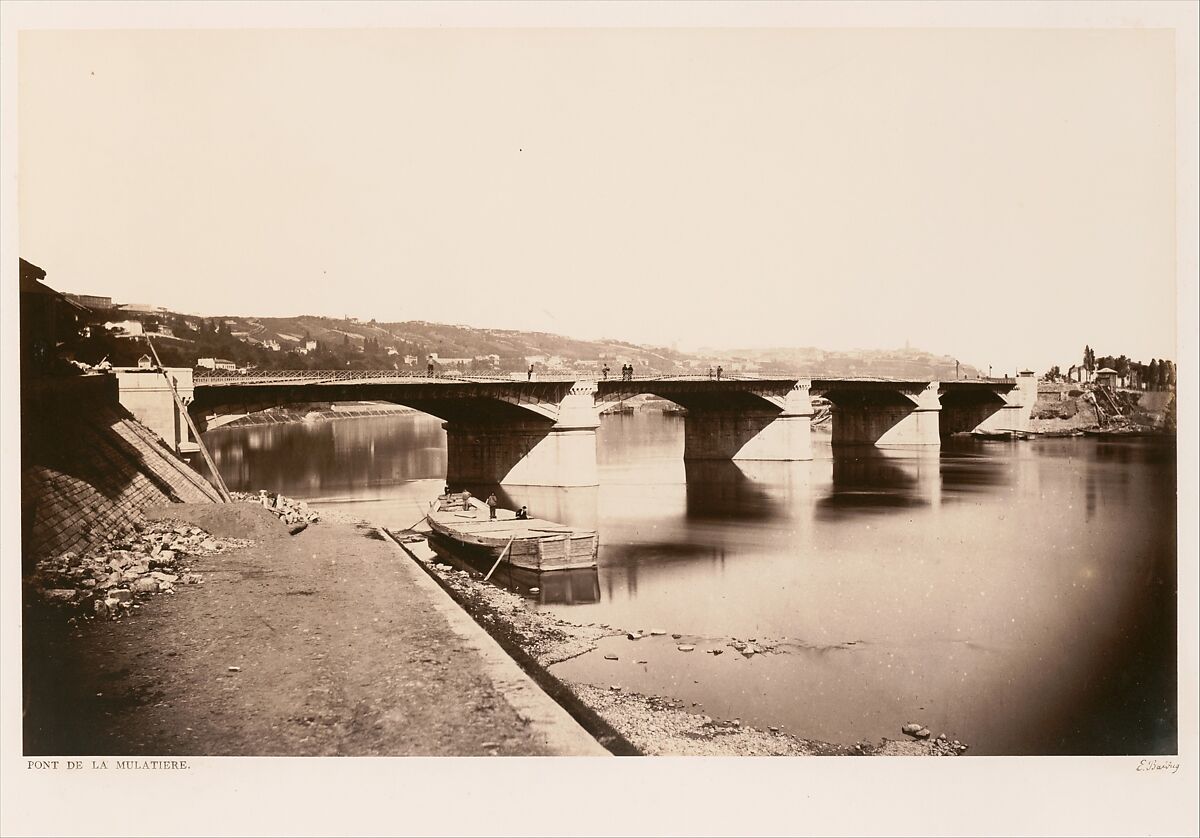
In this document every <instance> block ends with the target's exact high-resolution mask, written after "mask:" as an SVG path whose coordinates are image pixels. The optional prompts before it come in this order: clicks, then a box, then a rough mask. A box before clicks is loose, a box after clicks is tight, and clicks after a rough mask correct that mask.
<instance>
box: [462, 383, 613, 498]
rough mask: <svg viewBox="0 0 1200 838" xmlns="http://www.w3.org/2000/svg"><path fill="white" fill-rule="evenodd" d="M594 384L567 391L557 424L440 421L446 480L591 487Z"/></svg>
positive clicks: (596, 420) (594, 475)
mask: <svg viewBox="0 0 1200 838" xmlns="http://www.w3.org/2000/svg"><path fill="white" fill-rule="evenodd" d="M595 390H596V387H595V385H594V384H589V383H587V382H580V383H578V384H576V385H574V386H572V387H571V389H570V391H569V392H568V394H567V395H566V396H565V397H564V398H563V400H562V402H561V403H560V404H559V405H558V411H557V413H558V417H557V420H548V419H543V418H541V417H540V416H535V415H533V414H532V413H530V415H529V417H528V418H519V419H516V420H514V419H511V418H508V417H507V416H497V417H480V418H478V419H461V420H457V419H456V420H452V421H448V422H446V423H445V424H444V425H443V427H444V428H445V429H446V480H447V481H448V482H449V483H451V484H453V485H458V484H491V483H503V484H506V485H512V486H596V485H598V484H599V482H600V479H599V474H598V472H597V470H596V428H598V427H600V413H599V411H598V410H597V408H596V405H595V399H594V393H595Z"/></svg>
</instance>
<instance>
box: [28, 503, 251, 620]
mask: <svg viewBox="0 0 1200 838" xmlns="http://www.w3.org/2000/svg"><path fill="white" fill-rule="evenodd" d="M250 543H251V542H249V541H246V540H243V539H228V538H214V537H213V536H212V535H211V534H209V533H208V532H206V531H204V530H202V529H200V528H199V527H195V526H191V525H188V524H185V523H181V522H179V521H172V520H157V521H149V522H137V523H135V525H134V532H133V533H132V534H130V535H129V536H125V537H119V538H117V539H114V540H110V541H107V542H105V543H103V544H101V545H100V546H98V547H96V548H93V549H92V550H89V551H88V552H86V553H83V554H79V553H75V552H67V553H63V554H62V555H59V556H54V557H51V558H47V559H43V560H42V561H40V562H38V565H37V567H36V569H35V570H34V572H33V574H32V575H31V576H30V577H29V578H28V579H27V580H26V582H27V590H28V591H30V592H31V593H32V595H33V598H34V601H35V602H41V603H42V604H44V605H48V606H51V607H55V608H61V609H63V610H64V612H65V616H66V617H67V619H68V620H76V619H81V618H97V619H116V618H118V617H120V616H122V615H123V614H125V613H127V612H128V611H129V610H130V609H132V608H136V607H137V603H136V599H137V597H139V596H141V597H144V596H150V595H154V594H163V593H166V594H172V593H175V586H176V585H194V584H199V583H202V582H203V581H204V580H203V578H202V577H201V576H200V574H198V573H193V572H191V567H190V562H189V558H190V557H194V556H208V555H212V554H215V553H221V552H224V551H226V550H229V549H232V548H234V547H243V546H245V545H247V544H250Z"/></svg>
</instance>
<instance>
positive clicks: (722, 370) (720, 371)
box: [717, 365, 725, 381]
mask: <svg viewBox="0 0 1200 838" xmlns="http://www.w3.org/2000/svg"><path fill="white" fill-rule="evenodd" d="M723 372H725V370H724V369H722V368H721V367H720V366H719V365H718V366H717V381H720V380H721V373H723Z"/></svg>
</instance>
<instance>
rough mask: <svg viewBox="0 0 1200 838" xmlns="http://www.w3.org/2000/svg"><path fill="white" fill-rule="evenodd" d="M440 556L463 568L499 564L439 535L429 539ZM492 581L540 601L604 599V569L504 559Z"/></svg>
mask: <svg viewBox="0 0 1200 838" xmlns="http://www.w3.org/2000/svg"><path fill="white" fill-rule="evenodd" d="M429 544H430V546H431V547H432V548H433V552H434V553H436V554H437V556H438V559H439V560H441V561H443V562H445V563H446V564H449V565H452V566H454V567H457V568H459V569H462V570H466V569H471V570H476V571H479V572H480V573H484V574H486V573H488V572H489V571H491V570H492V566H493V565H494V564H495V562H494V561H493V560H490V559H486V558H484V557H473V556H472V555H471V554H469V553H464V552H463V551H461V550H456V549H454V548H453V547H452V546H451V545H449V544H448V543H446V542H445V541H444V540H442V539H441V538H439V537H436V536H435V537H434V538H432V539H430V541H429ZM490 581H492V582H494V583H495V584H497V585H500V586H501V587H504V588H507V589H508V590H510V591H515V592H516V593H519V594H522V595H523V596H527V597H529V598H530V599H533V600H534V601H536V602H537V603H538V604H540V605H584V604H590V603H595V602H599V601H600V573H599V571H598V570H597V569H596V568H594V567H591V568H572V569H570V570H552V571H548V572H546V573H538V572H536V571H533V570H527V569H525V568H520V567H513V566H512V565H510V564H508V563H507V562H502V563H501V564H500V565H498V566H497V567H496V569H495V571H494V572H493V573H492V576H491V579H490Z"/></svg>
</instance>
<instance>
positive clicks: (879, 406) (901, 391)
mask: <svg viewBox="0 0 1200 838" xmlns="http://www.w3.org/2000/svg"><path fill="white" fill-rule="evenodd" d="M825 395H826V397H827V398H828V399H829V400H830V401H831V402H833V444H834V445H878V446H884V447H886V446H891V445H940V444H941V435H940V432H939V422H938V415H939V413H940V412H941V410H942V405H941V401H940V400H939V398H938V382H936V381H929V382H925V381H920V382H875V381H867V382H844V383H838V384H832V385H829V386H828V387H826V388H825Z"/></svg>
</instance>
